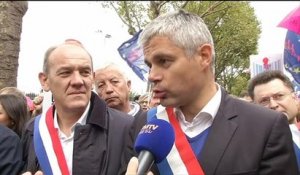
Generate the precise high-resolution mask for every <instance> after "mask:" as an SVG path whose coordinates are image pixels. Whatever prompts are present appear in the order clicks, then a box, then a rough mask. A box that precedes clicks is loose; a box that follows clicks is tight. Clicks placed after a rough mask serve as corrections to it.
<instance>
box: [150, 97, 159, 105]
mask: <svg viewBox="0 0 300 175" xmlns="http://www.w3.org/2000/svg"><path fill="white" fill-rule="evenodd" d="M159 104H160V100H159V98H157V97H154V96H153V95H152V96H151V98H150V102H149V108H154V107H156V106H158V105H159Z"/></svg>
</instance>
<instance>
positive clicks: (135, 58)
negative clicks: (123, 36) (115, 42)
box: [118, 30, 149, 81]
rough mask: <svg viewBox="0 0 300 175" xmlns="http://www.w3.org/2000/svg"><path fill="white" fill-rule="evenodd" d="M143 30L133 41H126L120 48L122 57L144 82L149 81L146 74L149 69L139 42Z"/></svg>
mask: <svg viewBox="0 0 300 175" xmlns="http://www.w3.org/2000/svg"><path fill="white" fill-rule="evenodd" d="M141 32H142V30H140V31H139V32H137V33H136V34H135V35H134V36H133V37H132V38H131V39H129V40H128V41H125V42H124V43H123V44H121V46H120V47H119V48H118V52H119V54H120V56H121V57H122V58H123V59H124V60H125V61H126V62H127V64H128V65H129V66H130V68H131V69H132V70H133V71H134V73H135V74H136V75H137V76H138V77H139V78H140V79H141V80H143V81H147V78H145V76H146V74H148V73H149V67H148V66H147V65H146V64H145V63H144V54H143V50H142V48H141V47H140V46H139V45H138V43H137V41H138V38H139V35H140V33H141Z"/></svg>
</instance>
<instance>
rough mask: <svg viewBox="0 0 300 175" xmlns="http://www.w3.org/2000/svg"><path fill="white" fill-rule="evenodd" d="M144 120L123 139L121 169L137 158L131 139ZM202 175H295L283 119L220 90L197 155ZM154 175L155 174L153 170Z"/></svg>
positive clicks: (294, 163) (285, 120)
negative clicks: (207, 131) (210, 121)
mask: <svg viewBox="0 0 300 175" xmlns="http://www.w3.org/2000/svg"><path fill="white" fill-rule="evenodd" d="M145 122H146V117H145V116H144V117H143V118H136V121H134V123H133V126H132V128H131V131H130V134H129V136H127V148H126V151H125V152H124V154H126V155H124V158H123V162H122V169H121V171H120V172H119V173H120V174H124V172H125V171H126V166H127V163H128V159H130V157H131V156H137V154H136V152H134V150H132V148H133V144H134V141H133V140H134V139H135V138H136V136H137V134H138V132H139V130H140V129H141V127H142V126H143V125H144V124H145ZM197 158H198V160H199V162H200V164H201V166H202V168H203V170H204V172H205V175H237V174H239V175H256V174H260V175H296V174H298V173H297V172H298V169H297V162H296V157H295V153H294V149H293V142H292V136H291V132H290V129H289V125H288V121H287V118H286V116H285V115H283V114H281V113H279V112H276V111H274V110H270V109H267V108H265V107H262V106H259V105H256V104H252V103H249V102H246V101H242V100H239V99H237V98H234V97H232V96H230V95H228V94H227V93H226V92H225V91H224V89H222V99H221V104H220V107H219V110H218V112H217V114H216V116H215V119H214V121H213V124H212V126H211V129H210V132H209V134H208V137H207V141H206V143H205V145H204V147H203V150H202V153H201V155H198V156H197ZM152 171H153V172H154V174H159V173H158V172H157V169H156V167H155V166H154V167H153V168H152Z"/></svg>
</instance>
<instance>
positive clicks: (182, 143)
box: [166, 107, 204, 175]
mask: <svg viewBox="0 0 300 175" xmlns="http://www.w3.org/2000/svg"><path fill="white" fill-rule="evenodd" d="M166 111H167V114H168V117H169V120H170V123H171V124H172V125H173V127H174V131H175V145H176V148H177V150H178V152H179V155H180V157H181V159H182V161H183V163H184V164H185V166H186V168H187V171H188V173H189V174H197V175H204V172H203V170H202V167H201V165H200V163H199V162H198V160H197V158H196V156H195V154H194V152H193V150H192V148H191V145H190V144H189V142H188V141H187V138H186V136H185V134H184V133H183V131H182V130H181V127H180V125H179V123H178V121H177V120H176V117H175V114H174V110H173V108H169V107H168V108H166Z"/></svg>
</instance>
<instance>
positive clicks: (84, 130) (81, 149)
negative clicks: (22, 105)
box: [22, 93, 133, 175]
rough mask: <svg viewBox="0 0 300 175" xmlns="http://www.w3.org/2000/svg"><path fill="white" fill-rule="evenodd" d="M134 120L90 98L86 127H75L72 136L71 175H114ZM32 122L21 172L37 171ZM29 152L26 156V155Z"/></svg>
mask: <svg viewBox="0 0 300 175" xmlns="http://www.w3.org/2000/svg"><path fill="white" fill-rule="evenodd" d="M132 121H133V117H131V116H129V115H128V114H126V113H123V112H120V111H118V110H115V109H112V108H109V107H107V106H106V103H105V102H104V101H103V100H101V99H100V98H99V97H98V96H97V95H96V94H95V93H93V94H92V97H91V107H90V110H89V113H88V117H87V123H86V125H77V126H76V127H75V133H74V148H73V170H72V171H73V175H83V174H90V175H106V174H117V172H118V170H119V169H120V165H121V163H120V159H121V155H122V153H123V150H124V141H125V134H127V132H128V130H129V127H130V125H131V123H132ZM33 123H34V122H33V121H32V122H31V123H30V124H29V126H28V127H27V129H26V131H25V136H24V139H22V140H23V142H24V145H25V147H24V150H25V151H26V153H25V154H24V160H25V161H26V162H27V165H26V166H25V167H24V172H25V171H28V170H30V171H31V172H35V171H36V170H38V169H39V165H38V163H37V161H36V156H35V152H34V147H33V129H34V128H33V127H34V125H33ZM27 152H28V153H27Z"/></svg>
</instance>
